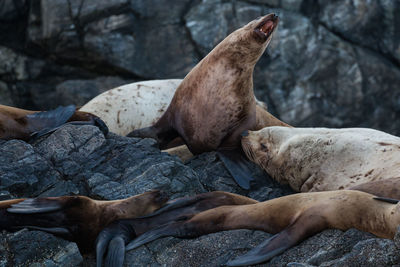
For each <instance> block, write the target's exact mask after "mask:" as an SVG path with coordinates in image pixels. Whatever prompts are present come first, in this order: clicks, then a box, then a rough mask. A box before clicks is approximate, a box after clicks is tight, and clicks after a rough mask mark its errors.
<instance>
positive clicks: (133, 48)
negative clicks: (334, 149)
mask: <svg viewBox="0 0 400 267" xmlns="http://www.w3.org/2000/svg"><path fill="white" fill-rule="evenodd" d="M270 12H275V13H277V14H278V15H279V16H280V18H281V22H280V25H279V28H278V31H277V32H276V33H275V35H274V38H273V41H272V43H271V45H270V47H269V49H268V50H267V52H266V53H265V54H264V55H263V56H262V58H261V60H260V61H259V63H258V64H257V66H256V70H255V73H254V78H255V90H256V95H257V96H258V97H259V98H260V100H263V101H266V102H267V103H268V105H269V110H270V111H271V112H272V113H274V114H276V115H278V116H279V117H280V118H282V119H283V120H284V121H286V122H288V123H291V124H293V125H296V126H327V127H353V126H363V127H372V128H377V129H381V130H384V131H387V132H390V133H393V134H400V126H399V125H398V124H397V123H393V122H392V121H393V120H396V118H397V117H398V115H399V113H400V90H399V87H400V16H399V14H400V2H399V1H397V0H337V1H322V0H319V1H318V0H243V1H238V0H237V1H223V0H207V1H200V0H193V1H192V0H179V1H172V0H3V1H1V2H0V103H1V104H12V105H16V106H19V107H23V108H31V109H49V108H54V107H56V106H57V105H60V104H71V102H75V104H77V105H82V104H84V103H85V102H86V101H88V100H89V99H90V98H92V97H93V96H95V95H97V94H98V93H100V92H102V91H104V90H106V89H109V88H112V87H114V86H118V85H120V84H124V83H129V82H132V81H138V80H146V79H160V78H183V77H184V76H185V74H186V73H187V72H188V71H189V70H190V69H191V68H192V67H193V66H194V65H195V64H196V63H197V62H198V61H199V60H200V59H201V58H202V57H204V56H205V55H206V54H207V53H208V52H209V51H210V50H211V49H212V48H213V47H214V46H215V45H216V44H217V43H218V42H219V41H220V40H222V39H223V38H224V37H225V36H226V35H228V34H229V33H230V32H232V31H233V30H234V29H236V28H238V27H240V26H241V25H244V24H246V23H247V22H248V21H250V20H252V19H254V18H256V17H258V16H260V15H262V14H266V13H270Z"/></svg>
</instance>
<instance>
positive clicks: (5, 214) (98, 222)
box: [0, 191, 168, 252]
mask: <svg viewBox="0 0 400 267" xmlns="http://www.w3.org/2000/svg"><path fill="white" fill-rule="evenodd" d="M167 200H168V198H167V197H166V195H165V194H164V193H161V192H160V191H151V192H146V193H143V194H140V195H136V196H132V197H130V198H126V199H121V200H113V201H101V200H94V199H91V198H88V197H85V196H62V197H46V198H33V199H14V200H6V201H0V230H17V229H21V228H23V227H28V228H30V229H37V230H43V231H46V232H50V233H53V234H57V235H60V236H61V237H64V238H66V239H69V240H72V241H74V242H76V243H77V244H78V246H79V249H80V250H81V251H82V252H88V251H90V250H93V248H94V244H95V240H96V237H97V235H98V234H99V232H100V231H101V230H102V229H103V228H104V227H105V226H107V225H108V224H109V223H111V222H112V221H115V220H117V219H124V218H134V217H139V216H144V215H146V214H149V213H152V212H153V211H155V210H157V209H159V208H160V207H161V206H162V205H163V204H164V203H165V202H166V201H167Z"/></svg>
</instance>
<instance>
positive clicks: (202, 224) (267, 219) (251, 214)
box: [104, 190, 400, 266]
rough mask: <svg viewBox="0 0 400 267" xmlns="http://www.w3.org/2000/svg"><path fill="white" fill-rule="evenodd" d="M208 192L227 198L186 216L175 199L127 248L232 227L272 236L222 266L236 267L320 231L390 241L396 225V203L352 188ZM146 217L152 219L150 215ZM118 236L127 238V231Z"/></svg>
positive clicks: (127, 225)
mask: <svg viewBox="0 0 400 267" xmlns="http://www.w3.org/2000/svg"><path fill="white" fill-rule="evenodd" d="M213 194H217V195H218V197H219V199H221V195H223V194H227V199H226V200H225V201H224V202H218V201H215V203H214V205H209V206H208V209H203V210H201V209H193V208H192V209H191V210H192V211H194V212H193V213H192V214H190V213H188V212H187V210H189V209H188V208H186V210H185V208H182V207H184V206H185V199H183V200H181V201H180V202H181V203H179V201H178V203H179V204H180V205H179V207H178V208H177V210H176V211H177V213H176V214H174V215H175V216H174V217H168V216H166V214H165V213H163V211H162V209H165V208H162V209H160V210H159V211H157V212H156V213H155V215H154V216H161V217H168V218H169V219H170V220H169V221H168V220H167V221H165V222H164V224H159V225H158V227H155V228H153V229H151V230H150V231H147V232H145V233H144V234H142V235H140V236H139V237H138V238H136V239H135V240H133V241H132V242H130V243H129V244H128V245H127V249H133V248H136V247H138V246H141V245H143V244H146V243H148V242H150V241H153V240H155V239H158V238H160V237H166V236H174V237H184V238H193V237H198V236H201V235H205V234H209V233H214V232H219V231H226V230H233V229H250V230H262V231H265V232H268V233H272V234H274V236H272V237H271V238H269V239H267V240H266V241H264V242H263V243H261V244H260V245H259V246H257V247H256V248H255V249H253V250H251V251H250V252H249V253H247V254H246V255H244V256H241V257H239V258H238V259H235V260H233V261H229V262H228V263H227V265H228V266H242V265H251V264H256V263H261V262H263V261H267V260H269V259H271V258H272V257H274V256H276V255H278V254H280V253H282V252H284V251H285V250H286V249H289V248H290V247H293V246H295V245H296V244H298V243H299V242H301V241H302V240H304V239H305V238H307V237H309V236H312V235H314V234H316V233H318V232H320V231H323V230H325V229H330V228H334V229H341V230H348V229H350V228H356V229H359V230H361V231H366V232H370V233H373V234H375V235H376V236H378V237H382V238H392V239H393V238H394V235H395V233H396V230H397V226H398V225H399V224H400V204H398V200H392V199H382V198H377V197H375V196H374V195H371V194H368V193H365V192H360V191H355V190H337V191H327V192H312V193H298V194H294V195H289V196H284V197H280V198H276V199H272V200H268V201H264V202H256V201H255V200H251V199H245V198H244V197H243V196H240V195H235V194H231V193H226V192H210V193H208V197H209V198H210V199H213ZM235 196H237V199H235ZM193 200H195V201H193ZM198 201H201V198H199V200H198ZM186 205H187V206H188V207H193V206H196V205H197V202H196V196H194V197H189V198H187V199H186ZM176 206H178V205H176ZM179 211H182V212H181V213H180V212H179ZM168 212H171V211H168ZM148 218H152V215H149V216H148ZM139 220H140V219H139ZM113 225H114V226H117V225H118V226H119V227H120V228H121V229H139V228H140V227H139V224H138V221H137V220H136V219H133V220H124V221H121V222H119V224H118V223H117V224H116V223H114V224H113ZM114 229H115V228H114ZM104 231H105V232H107V231H109V229H107V228H106V229H105V230H104ZM138 232H139V233H140V231H138ZM123 235H124V236H126V237H128V236H129V232H125V233H124V234H123ZM130 236H132V235H130ZM127 239H129V238H127Z"/></svg>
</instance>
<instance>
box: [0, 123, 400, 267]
mask: <svg viewBox="0 0 400 267" xmlns="http://www.w3.org/2000/svg"><path fill="white" fill-rule="evenodd" d="M0 154H1V157H0V199H9V198H15V197H34V196H59V195H71V194H81V195H87V196H90V197H95V198H98V199H118V198H125V197H128V196H131V195H134V194H139V193H143V192H145V191H148V190H151V189H154V188H159V189H162V190H164V191H165V192H167V194H168V195H170V197H171V198H177V197H181V196H185V195H194V194H197V193H201V192H206V191H214V190H226V191H230V192H236V193H240V194H243V195H247V196H250V197H253V198H255V199H258V200H266V199H271V198H275V197H279V196H283V195H286V194H290V193H292V191H291V190H290V189H288V188H287V187H283V186H279V185H278V184H276V183H275V182H273V181H272V180H270V179H268V178H267V177H266V174H265V173H264V172H263V171H262V170H261V169H260V168H258V167H257V166H255V165H254V164H250V163H249V167H250V168H251V169H252V170H253V176H254V178H255V181H254V184H253V185H252V189H251V190H242V189H240V188H239V187H238V186H237V185H236V184H235V183H234V181H233V178H232V177H230V176H229V174H228V172H227V170H226V169H225V167H224V166H223V165H222V163H221V161H220V160H219V158H218V156H217V154H216V153H215V152H210V153H203V154H201V155H198V156H196V157H194V158H193V159H191V160H190V161H188V162H187V163H186V164H183V163H182V162H181V161H180V159H178V158H177V157H176V156H170V155H168V154H167V153H164V152H161V151H160V150H159V149H158V148H157V147H156V144H155V141H154V140H153V139H137V138H127V137H121V136H117V135H115V134H112V133H110V134H108V135H107V136H104V135H103V133H102V132H101V131H100V130H99V129H98V128H97V127H94V126H73V125H66V126H63V127H61V128H60V129H58V130H57V131H55V132H54V133H52V134H50V135H48V136H44V137H41V138H40V139H38V140H36V141H35V142H33V143H32V144H28V143H25V142H23V141H18V140H11V141H2V142H0ZM397 235H398V234H397ZM270 236H271V235H270V234H268V233H264V232H259V231H250V230H234V231H225V232H221V233H215V234H210V235H206V236H202V237H199V238H195V239H178V238H172V237H169V238H163V239H160V240H156V241H153V242H151V243H150V244H147V245H145V246H143V247H140V248H138V249H135V250H132V251H129V252H128V253H127V255H126V260H125V264H126V265H127V266H131V265H156V266H158V265H168V266H169V265H174V266H175V265H176V266H188V265H196V266H219V265H220V264H223V263H225V262H226V261H227V260H229V259H232V258H234V257H236V256H239V255H243V254H244V253H246V252H247V251H249V250H250V249H251V248H254V247H255V246H256V245H258V244H260V243H261V242H262V241H263V240H264V239H266V238H268V237H270ZM397 239H398V238H396V240H397ZM1 240H2V241H1V242H0V264H3V265H4V266H10V265H12V266H19V265H22V264H24V263H25V262H26V261H27V259H28V258H29V262H30V264H32V265H30V266H39V265H40V264H41V265H40V266H58V265H62V266H70V265H71V266H76V265H78V264H81V262H82V264H84V265H85V266H92V265H94V261H95V259H94V257H93V255H91V256H90V255H89V257H85V258H84V259H82V257H81V255H80V254H79V253H78V250H77V247H76V245H75V244H74V243H70V242H67V241H64V240H62V239H59V238H56V237H54V236H52V235H50V234H47V233H42V232H36V231H27V230H23V231H20V232H16V233H6V232H3V233H2V238H1ZM396 242H397V243H398V240H397V241H395V242H394V241H391V240H386V239H379V238H375V237H374V236H373V235H371V234H368V233H364V232H361V231H358V230H355V229H351V230H348V231H346V232H342V231H339V230H326V231H323V232H322V233H319V234H317V235H315V236H313V237H310V238H309V239H307V240H305V241H303V242H302V243H300V244H299V245H297V246H295V247H293V248H291V249H289V250H287V251H286V252H284V253H283V254H282V255H280V256H276V257H274V258H273V259H272V260H271V262H270V263H269V264H271V265H272V266H286V265H287V264H289V266H317V265H318V266H319V265H321V266H327V265H329V266H330V265H337V266H339V265H341V266H342V265H343V264H344V265H357V263H362V264H366V265H369V264H370V265H373V264H379V266H389V265H390V264H394V263H396V262H399V260H400V259H398V256H397V255H398V248H397V246H398V245H396V244H397V243H396ZM30 246H34V247H33V248H31V247H30ZM22 248H23V249H22ZM21 251H23V253H22V252H21ZM32 253H33V254H32ZM34 254H35V255H36V254H37V256H35V257H33V256H32V255H34ZM366 254H368V257H365V256H364V255H366ZM361 258H362V259H361ZM68 264H70V265H68Z"/></svg>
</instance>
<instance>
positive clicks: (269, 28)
mask: <svg viewBox="0 0 400 267" xmlns="http://www.w3.org/2000/svg"><path fill="white" fill-rule="evenodd" d="M278 22H279V17H278V16H277V15H276V14H274V13H272V14H268V15H266V16H264V17H263V18H261V22H260V23H258V25H257V26H256V27H255V29H254V32H255V33H256V35H257V36H258V37H259V38H260V39H261V40H262V41H263V42H265V41H267V40H268V39H270V37H271V35H272V33H273V32H274V31H275V29H276V26H277V25H278Z"/></svg>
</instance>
